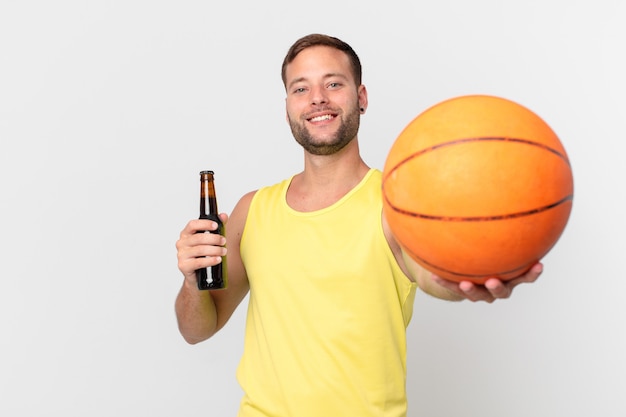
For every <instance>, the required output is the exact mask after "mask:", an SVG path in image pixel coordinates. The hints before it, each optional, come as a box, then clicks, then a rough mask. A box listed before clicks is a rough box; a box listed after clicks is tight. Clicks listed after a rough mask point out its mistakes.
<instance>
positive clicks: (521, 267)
mask: <svg viewBox="0 0 626 417" xmlns="http://www.w3.org/2000/svg"><path fill="white" fill-rule="evenodd" d="M411 253H412V252H411ZM412 255H413V256H414V257H415V258H417V259H419V260H420V262H422V263H424V264H426V265H428V266H431V267H433V268H437V269H438V270H440V271H443V272H446V273H448V274H451V275H456V276H457V277H462V278H483V277H486V276H492V275H493V276H497V275H507V274H512V273H514V272H518V271H522V270H523V269H524V267H526V265H524V266H519V267H517V268H513V269H511V270H509V271H499V272H494V273H487V274H465V273H462V272H457V271H452V270H450V269H446V268H442V267H441V266H438V265H435V264H433V263H432V262H428V261H426V260H425V259H423V258H421V257H419V256H417V255H415V254H414V253H412Z"/></svg>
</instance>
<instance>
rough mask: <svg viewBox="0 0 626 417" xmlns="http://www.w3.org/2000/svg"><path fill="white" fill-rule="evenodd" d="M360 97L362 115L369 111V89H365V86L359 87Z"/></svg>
mask: <svg viewBox="0 0 626 417" xmlns="http://www.w3.org/2000/svg"><path fill="white" fill-rule="evenodd" d="M358 96H359V109H360V110H361V113H365V110H367V88H365V86H364V85H363V84H361V85H360V86H359V89H358Z"/></svg>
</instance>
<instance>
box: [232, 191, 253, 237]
mask: <svg viewBox="0 0 626 417" xmlns="http://www.w3.org/2000/svg"><path fill="white" fill-rule="evenodd" d="M255 194H256V190H255V191H250V192H249V193H246V194H244V195H243V196H242V197H241V198H240V199H239V201H238V202H237V204H236V205H235V208H234V209H233V211H232V213H231V215H230V217H229V219H228V229H227V230H228V231H230V232H231V233H230V236H231V237H234V238H235V239H237V240H239V239H241V234H242V233H243V228H244V226H245V224H246V219H247V218H248V210H249V209H250V204H251V203H252V198H253V197H254V195H255Z"/></svg>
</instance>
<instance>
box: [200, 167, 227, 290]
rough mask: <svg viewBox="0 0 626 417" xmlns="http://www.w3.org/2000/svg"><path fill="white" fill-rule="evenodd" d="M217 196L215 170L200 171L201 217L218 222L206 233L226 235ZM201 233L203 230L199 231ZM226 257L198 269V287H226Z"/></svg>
mask: <svg viewBox="0 0 626 417" xmlns="http://www.w3.org/2000/svg"><path fill="white" fill-rule="evenodd" d="M217 214H218V211H217V198H216V196H215V184H214V181H213V171H201V172H200V219H209V220H213V221H214V222H216V223H217V224H218V228H217V229H216V230H211V231H206V232H204V233H219V234H220V235H222V236H223V235H224V224H223V223H222V221H221V220H220V218H219V216H218V215H217ZM199 233H201V232H199ZM226 276H227V272H226V257H223V258H222V262H220V263H219V264H217V265H213V266H209V267H207V268H201V269H197V270H196V279H197V281H198V289H200V290H218V289H223V288H226V284H227V278H226Z"/></svg>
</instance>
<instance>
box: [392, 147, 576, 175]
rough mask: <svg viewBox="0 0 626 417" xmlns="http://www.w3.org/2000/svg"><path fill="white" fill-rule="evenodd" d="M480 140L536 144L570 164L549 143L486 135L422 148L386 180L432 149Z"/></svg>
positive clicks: (397, 166)
mask: <svg viewBox="0 0 626 417" xmlns="http://www.w3.org/2000/svg"><path fill="white" fill-rule="evenodd" d="M480 141H486V142H488V141H491V142H517V143H523V144H526V145H531V146H536V147H538V148H542V149H545V150H547V151H548V152H551V153H553V154H555V155H557V156H558V157H559V158H561V159H563V160H564V161H565V163H567V165H568V166H570V162H569V159H568V158H567V156H565V155H564V154H562V153H561V152H559V151H557V150H556V149H554V148H551V147H549V146H547V145H544V144H542V143H537V142H533V141H532V140H528V139H519V138H507V137H497V136H484V137H477V138H464V139H456V140H451V141H449V142H444V143H439V144H437V145H434V146H431V147H428V148H424V149H422V150H420V151H417V152H415V153H413V154H411V155H409V156H407V157H406V158H404V159H403V160H402V161H400V162H398V163H397V164H396V166H395V167H393V169H392V170H391V171H389V173H388V174H387V176H386V177H385V178H384V180H386V179H387V177H389V175H391V173H392V172H394V171H395V170H396V169H398V168H399V167H400V166H401V165H403V164H404V163H405V162H407V161H410V160H411V159H413V158H417V157H418V156H420V155H423V154H425V153H428V152H432V151H434V150H437V149H440V148H445V147H447V146H454V145H458V144H460V143H468V142H480Z"/></svg>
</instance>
